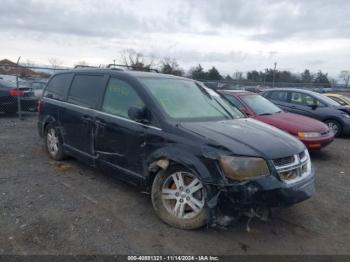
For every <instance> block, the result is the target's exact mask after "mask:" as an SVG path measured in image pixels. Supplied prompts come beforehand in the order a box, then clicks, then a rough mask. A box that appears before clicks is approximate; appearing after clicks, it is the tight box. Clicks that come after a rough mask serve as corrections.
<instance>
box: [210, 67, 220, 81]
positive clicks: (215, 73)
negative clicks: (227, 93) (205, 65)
mask: <svg viewBox="0 0 350 262" xmlns="http://www.w3.org/2000/svg"><path fill="white" fill-rule="evenodd" d="M207 75H208V80H221V79H222V76H221V75H220V73H219V71H218V70H217V69H216V68H215V67H214V66H213V67H212V68H211V69H209V71H208V73H207Z"/></svg>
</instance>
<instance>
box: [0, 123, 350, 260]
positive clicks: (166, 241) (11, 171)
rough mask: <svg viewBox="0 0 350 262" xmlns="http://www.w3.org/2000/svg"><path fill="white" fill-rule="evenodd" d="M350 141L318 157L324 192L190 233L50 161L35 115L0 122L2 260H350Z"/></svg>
mask: <svg viewBox="0 0 350 262" xmlns="http://www.w3.org/2000/svg"><path fill="white" fill-rule="evenodd" d="M349 155H350V140H349V138H341V139H337V140H336V141H335V142H334V143H333V144H331V145H330V146H329V147H327V148H326V149H324V150H323V151H321V152H317V153H313V154H312V160H313V164H314V167H315V168H316V174H317V182H316V188H317V193H316V194H315V196H314V197H313V198H311V199H310V200H308V201H305V202H303V203H300V204H299V205H296V206H294V207H291V208H288V209H282V210H275V211H274V212H273V217H272V218H271V219H270V220H268V221H261V220H259V219H253V221H252V222H251V224H250V229H251V230H250V232H247V230H246V225H247V218H242V219H241V220H240V221H238V222H237V224H235V225H233V226H231V227H229V228H226V229H213V228H203V229H200V230H195V231H183V230H178V229H175V228H171V227H169V226H167V225H165V224H164V223H162V222H161V221H160V220H159V219H158V218H157V217H156V215H155V213H154V212H153V209H152V205H151V201H150V196H149V195H146V194H144V193H142V192H139V191H138V190H137V189H135V188H133V187H132V186H129V185H127V184H125V183H123V182H120V181H118V180H116V179H115V178H112V177H109V176H107V175H104V174H103V173H102V172H100V171H98V170H95V169H93V168H90V167H88V166H85V165H83V164H81V163H79V162H78V161H76V160H74V159H70V160H67V161H65V162H60V163H58V162H54V161H52V160H50V159H49V157H48V156H47V155H46V153H45V151H44V149H43V143H42V141H41V139H40V138H39V137H38V134H37V129H36V117H34V116H28V117H26V118H25V120H24V121H19V120H17V119H16V118H10V117H5V116H0V254H129V255H130V254H132V255H136V254H197V255H198V254H216V255H224V254H350V208H349V199H350V190H349V185H350V161H349Z"/></svg>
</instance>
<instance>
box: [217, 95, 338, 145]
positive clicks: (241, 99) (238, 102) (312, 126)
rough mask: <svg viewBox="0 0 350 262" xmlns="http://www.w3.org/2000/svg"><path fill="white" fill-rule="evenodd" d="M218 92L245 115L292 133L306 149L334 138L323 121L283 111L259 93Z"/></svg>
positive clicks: (325, 143)
mask: <svg viewBox="0 0 350 262" xmlns="http://www.w3.org/2000/svg"><path fill="white" fill-rule="evenodd" d="M220 93H221V94H222V95H224V96H225V97H226V98H227V100H228V101H230V103H232V104H233V105H234V106H235V107H237V108H238V109H239V110H241V111H242V112H244V113H245V114H246V115H247V116H249V117H251V118H254V119H257V120H259V121H262V122H264V123H266V124H270V125H272V126H274V127H277V128H279V129H281V130H283V131H285V132H287V133H289V134H291V135H293V136H294V137H296V138H298V139H300V140H301V141H302V142H303V143H304V144H305V145H306V147H307V148H308V149H312V150H315V149H321V148H323V147H325V146H327V145H329V144H330V143H331V142H332V141H333V139H334V133H333V131H331V130H330V129H329V128H328V126H327V125H325V124H324V123H322V122H320V121H318V120H315V119H312V118H309V117H305V116H302V115H297V114H293V113H288V112H284V111H283V110H281V109H280V108H279V107H278V106H276V105H275V104H273V103H272V102H270V101H269V100H267V99H265V98H264V97H262V96H261V95H258V94H254V93H251V92H246V91H232V90H220Z"/></svg>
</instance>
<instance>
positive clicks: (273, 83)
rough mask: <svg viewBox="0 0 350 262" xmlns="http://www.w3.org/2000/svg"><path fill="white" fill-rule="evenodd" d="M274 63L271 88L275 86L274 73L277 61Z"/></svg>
mask: <svg viewBox="0 0 350 262" xmlns="http://www.w3.org/2000/svg"><path fill="white" fill-rule="evenodd" d="M274 65H275V67H274V68H273V74H272V88H275V75H276V67H277V62H275V63H274Z"/></svg>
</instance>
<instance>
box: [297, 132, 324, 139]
mask: <svg viewBox="0 0 350 262" xmlns="http://www.w3.org/2000/svg"><path fill="white" fill-rule="evenodd" d="M319 136H321V134H320V133H319V132H298V137H301V138H311V137H319Z"/></svg>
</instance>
